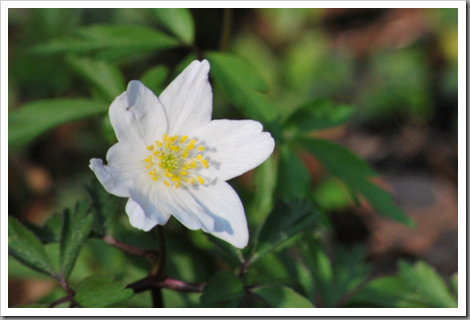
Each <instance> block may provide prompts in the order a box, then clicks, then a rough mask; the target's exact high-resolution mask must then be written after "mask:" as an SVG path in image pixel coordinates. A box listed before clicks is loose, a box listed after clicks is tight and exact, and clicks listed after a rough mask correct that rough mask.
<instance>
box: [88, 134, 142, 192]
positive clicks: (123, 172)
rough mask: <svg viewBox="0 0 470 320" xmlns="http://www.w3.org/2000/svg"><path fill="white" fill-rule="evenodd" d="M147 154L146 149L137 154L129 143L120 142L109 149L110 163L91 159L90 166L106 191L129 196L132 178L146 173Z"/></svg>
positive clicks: (107, 156)
mask: <svg viewBox="0 0 470 320" xmlns="http://www.w3.org/2000/svg"><path fill="white" fill-rule="evenodd" d="M145 156H146V154H145V151H144V149H142V152H141V153H137V154H136V153H135V152H134V151H133V150H132V149H130V148H128V145H127V144H123V143H121V142H118V143H116V144H115V145H113V146H112V147H111V148H109V150H108V153H107V155H106V158H107V160H108V165H104V164H103V161H102V160H101V159H91V161H90V168H91V170H93V171H94V172H95V174H96V177H97V178H98V180H100V182H101V184H102V185H103V187H104V188H105V189H106V191H108V192H109V193H111V194H114V195H116V196H118V197H129V191H128V187H129V185H130V183H131V181H132V179H134V178H135V176H136V175H138V174H144V173H145V164H144V162H143V159H144V157H145Z"/></svg>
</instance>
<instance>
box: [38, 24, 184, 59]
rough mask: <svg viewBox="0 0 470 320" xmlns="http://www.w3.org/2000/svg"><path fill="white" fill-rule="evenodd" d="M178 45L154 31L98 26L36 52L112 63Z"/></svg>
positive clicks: (132, 27) (52, 43)
mask: <svg viewBox="0 0 470 320" xmlns="http://www.w3.org/2000/svg"><path fill="white" fill-rule="evenodd" d="M179 45H180V44H179V43H178V41H176V40H175V39H173V38H172V37H170V36H168V35H166V34H164V33H162V32H159V31H157V30H154V29H151V28H147V27H143V26H111V25H99V24H97V25H93V26H90V27H84V28H80V29H79V30H78V31H77V37H69V38H62V39H54V40H52V41H50V42H49V43H46V44H43V45H40V46H37V47H36V48H35V49H34V52H36V53H45V54H53V53H64V52H68V53H86V52H96V53H95V57H96V58H100V59H107V60H113V59H118V58H121V57H124V56H128V55H131V54H135V53H141V52H149V51H151V52H155V51H158V50H164V49H168V48H172V47H176V46H179Z"/></svg>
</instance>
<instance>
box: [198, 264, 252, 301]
mask: <svg viewBox="0 0 470 320" xmlns="http://www.w3.org/2000/svg"><path fill="white" fill-rule="evenodd" d="M244 292H245V289H244V286H243V282H242V281H241V280H240V279H239V278H237V277H236V276H235V275H233V274H232V273H229V272H220V273H218V274H216V275H215V276H214V277H212V278H210V279H209V281H208V282H207V284H206V285H205V286H204V291H203V294H202V296H201V298H200V299H201V303H202V304H203V305H206V306H219V305H220V303H222V302H225V303H228V307H234V306H236V304H237V303H238V301H239V300H240V299H241V297H242V296H243V294H244ZM223 305H226V304H223ZM226 306H227V305H226Z"/></svg>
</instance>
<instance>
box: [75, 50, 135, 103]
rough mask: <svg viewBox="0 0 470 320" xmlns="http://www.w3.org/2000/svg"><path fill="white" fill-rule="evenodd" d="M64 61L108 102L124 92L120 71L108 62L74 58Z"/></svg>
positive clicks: (124, 87)
mask: <svg viewBox="0 0 470 320" xmlns="http://www.w3.org/2000/svg"><path fill="white" fill-rule="evenodd" d="M66 61H67V64H68V65H69V66H70V67H71V68H72V69H73V70H74V71H75V72H76V73H77V74H78V75H80V76H81V77H82V78H83V79H84V80H85V81H87V82H89V83H91V84H92V85H93V86H94V87H95V88H96V89H98V90H99V91H100V92H101V93H102V94H103V95H104V97H105V98H106V99H107V100H108V101H109V102H111V101H113V100H114V99H116V97H117V96H118V95H120V94H121V93H123V92H124V91H125V90H126V86H125V84H124V77H123V75H122V74H121V71H120V70H119V68H118V67H116V66H115V65H114V64H112V63H110V62H106V61H99V60H92V59H90V58H80V57H76V56H68V57H67V58H66Z"/></svg>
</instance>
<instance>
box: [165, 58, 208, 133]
mask: <svg viewBox="0 0 470 320" xmlns="http://www.w3.org/2000/svg"><path fill="white" fill-rule="evenodd" d="M209 69H210V66H209V62H207V60H204V61H202V62H200V61H193V62H192V63H191V64H190V65H189V66H188V67H186V69H184V70H183V72H182V73H181V74H180V75H178V77H176V79H175V80H173V82H172V83H170V85H169V86H168V87H167V88H166V89H165V90H164V91H163V92H162V94H161V95H160V101H161V102H162V104H163V106H164V108H165V110H166V114H167V116H168V135H170V136H172V135H174V134H182V135H191V134H192V132H193V131H194V129H197V128H199V127H201V126H204V125H206V124H208V123H209V122H210V120H211V116H212V88H211V85H210V83H209V76H208V74H209Z"/></svg>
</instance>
